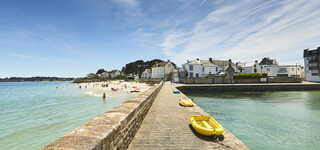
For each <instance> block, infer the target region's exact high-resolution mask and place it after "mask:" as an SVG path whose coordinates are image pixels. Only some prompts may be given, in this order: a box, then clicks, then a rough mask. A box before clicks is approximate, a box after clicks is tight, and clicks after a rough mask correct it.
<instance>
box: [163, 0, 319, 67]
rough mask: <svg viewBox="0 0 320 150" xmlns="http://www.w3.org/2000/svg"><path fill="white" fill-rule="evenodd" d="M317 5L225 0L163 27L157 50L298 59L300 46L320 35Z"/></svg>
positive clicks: (177, 56)
mask: <svg viewBox="0 0 320 150" xmlns="http://www.w3.org/2000/svg"><path fill="white" fill-rule="evenodd" d="M202 3H204V1H202ZM319 7H320V1H307V0H295V1H292V0H282V1H278V0H270V1H262V0H256V1H251V0H250V1H249V0H241V1H238V2H235V3H232V4H228V3H226V4H223V5H221V6H219V7H218V8H216V9H214V10H212V11H211V12H209V13H208V15H207V16H206V17H204V18H202V19H200V20H199V21H197V22H196V23H195V24H194V25H193V26H192V27H191V28H184V29H183V28H179V29H176V28H175V29H170V30H168V31H166V34H165V35H164V37H163V40H162V44H161V45H162V50H163V53H164V54H166V55H167V56H168V57H172V58H173V59H174V60H175V61H177V62H178V63H183V62H185V60H187V59H192V58H198V57H199V58H208V57H215V58H223V59H227V58H232V59H236V60H243V61H249V60H254V59H257V58H260V57H263V56H270V57H275V58H278V59H282V60H283V61H285V62H290V61H297V60H298V59H299V60H302V59H301V58H302V50H303V49H304V48H308V47H315V46H317V45H315V44H318V42H319V41H317V40H316V39H320V35H319V34H318V32H316V31H319V30H320V18H319V16H320V11H319V10H318V9H317V8H319Z"/></svg>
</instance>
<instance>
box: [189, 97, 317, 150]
mask: <svg viewBox="0 0 320 150" xmlns="http://www.w3.org/2000/svg"><path fill="white" fill-rule="evenodd" d="M190 97H192V98H194V99H195V102H196V103H197V104H198V105H199V106H200V107H201V108H203V109H204V110H206V111H207V112H208V113H210V114H211V115H214V116H215V117H216V118H217V120H218V121H219V122H220V123H221V124H222V125H223V126H224V127H226V128H227V129H229V130H230V131H231V132H232V133H233V134H234V135H236V136H237V137H238V138H239V139H240V140H242V141H243V142H244V143H245V144H246V145H247V146H248V147H250V148H251V149H253V150H280V149H281V150H297V149H303V150H319V149H320V92H315V91H310V92H232V93H231V92H229V93H216V94H214V93H213V94H210V95H190Z"/></svg>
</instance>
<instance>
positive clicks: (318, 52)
mask: <svg viewBox="0 0 320 150" xmlns="http://www.w3.org/2000/svg"><path fill="white" fill-rule="evenodd" d="M303 57H304V66H305V67H304V73H305V79H306V80H307V81H311V82H320V67H319V66H320V47H318V48H317V49H314V50H309V49H306V50H304V53H303Z"/></svg>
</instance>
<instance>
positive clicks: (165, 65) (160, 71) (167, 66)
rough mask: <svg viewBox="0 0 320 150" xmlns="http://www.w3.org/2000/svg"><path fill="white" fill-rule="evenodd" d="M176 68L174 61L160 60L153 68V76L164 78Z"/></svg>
mask: <svg viewBox="0 0 320 150" xmlns="http://www.w3.org/2000/svg"><path fill="white" fill-rule="evenodd" d="M174 70H175V66H174V65H173V63H172V62H170V61H168V62H160V63H158V64H156V65H154V66H153V67H152V68H151V78H164V77H165V75H166V76H167V75H169V74H170V73H172V72H173V71H174Z"/></svg>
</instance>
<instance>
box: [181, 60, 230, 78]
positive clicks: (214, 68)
mask: <svg viewBox="0 0 320 150" xmlns="http://www.w3.org/2000/svg"><path fill="white" fill-rule="evenodd" d="M228 64H229V62H228V61H223V60H213V59H211V58H210V59H209V60H200V59H196V60H193V61H188V62H187V63H185V64H183V65H182V67H183V70H184V71H186V72H187V77H188V78H203V77H206V76H208V75H211V74H219V73H221V72H223V71H224V69H225V68H226V67H227V66H228Z"/></svg>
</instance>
